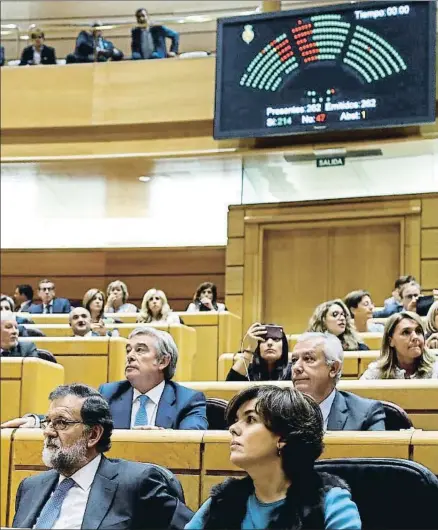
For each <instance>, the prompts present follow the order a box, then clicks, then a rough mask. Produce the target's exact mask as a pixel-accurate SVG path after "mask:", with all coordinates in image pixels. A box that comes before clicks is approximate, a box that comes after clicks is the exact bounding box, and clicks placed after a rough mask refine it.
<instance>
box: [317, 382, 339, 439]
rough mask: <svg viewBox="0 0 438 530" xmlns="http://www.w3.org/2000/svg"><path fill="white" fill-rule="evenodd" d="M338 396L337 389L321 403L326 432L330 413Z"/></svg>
mask: <svg viewBox="0 0 438 530" xmlns="http://www.w3.org/2000/svg"><path fill="white" fill-rule="evenodd" d="M335 396H336V388H334V389H333V390H332V392H331V393H330V394H329V395H328V396H327V397H326V398H325V399H324V401H321V403H320V404H319V408H320V409H321V412H322V417H323V418H324V430H325V431H326V430H327V423H328V417H329V415H330V411H331V410H332V405H333V401H334V399H335Z"/></svg>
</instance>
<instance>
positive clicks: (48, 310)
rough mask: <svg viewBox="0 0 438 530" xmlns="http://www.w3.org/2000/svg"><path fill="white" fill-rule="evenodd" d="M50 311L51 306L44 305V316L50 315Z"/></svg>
mask: <svg viewBox="0 0 438 530" xmlns="http://www.w3.org/2000/svg"><path fill="white" fill-rule="evenodd" d="M50 310H51V306H50V305H46V306H45V307H44V313H45V314H46V315H48V314H49V313H51V311H50Z"/></svg>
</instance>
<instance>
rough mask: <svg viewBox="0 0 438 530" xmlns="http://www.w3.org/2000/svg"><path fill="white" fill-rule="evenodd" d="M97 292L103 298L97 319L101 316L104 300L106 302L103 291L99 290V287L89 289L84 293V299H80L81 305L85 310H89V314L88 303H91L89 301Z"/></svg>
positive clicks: (94, 297) (93, 298)
mask: <svg viewBox="0 0 438 530" xmlns="http://www.w3.org/2000/svg"><path fill="white" fill-rule="evenodd" d="M98 294H100V296H101V297H102V300H103V304H102V311H101V312H100V315H99V319H100V318H103V314H104V308H105V302H106V298H105V293H104V292H103V291H101V290H100V289H89V290H88V291H87V292H86V293H85V294H84V299H83V300H82V307H84V308H85V309H86V310H87V311H89V312H90V315H91V309H90V305H91V302H92V301H93V300H95V299H96V296H97V295H98Z"/></svg>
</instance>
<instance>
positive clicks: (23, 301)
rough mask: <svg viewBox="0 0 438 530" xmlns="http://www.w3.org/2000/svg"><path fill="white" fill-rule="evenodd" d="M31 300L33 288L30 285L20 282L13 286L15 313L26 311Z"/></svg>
mask: <svg viewBox="0 0 438 530" xmlns="http://www.w3.org/2000/svg"><path fill="white" fill-rule="evenodd" d="M32 300H33V289H32V286H31V285H28V284H27V283H22V284H20V285H17V287H15V292H14V301H15V307H17V308H18V309H17V313H27V312H28V311H29V308H30V306H31V305H32Z"/></svg>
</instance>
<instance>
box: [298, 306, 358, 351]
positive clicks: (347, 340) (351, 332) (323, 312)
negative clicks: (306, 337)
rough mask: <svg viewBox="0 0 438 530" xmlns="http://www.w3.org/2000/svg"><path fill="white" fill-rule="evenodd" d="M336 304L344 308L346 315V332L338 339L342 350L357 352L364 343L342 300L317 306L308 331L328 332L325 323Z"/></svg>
mask: <svg viewBox="0 0 438 530" xmlns="http://www.w3.org/2000/svg"><path fill="white" fill-rule="evenodd" d="M335 304H336V305H339V306H340V307H342V310H343V311H344V314H345V331H344V333H342V335H340V336H339V337H338V339H339V340H340V341H341V343H342V348H343V349H344V351H356V350H357V349H358V348H359V343H361V342H363V341H362V340H361V339H360V337H359V335H358V334H357V332H356V331H355V329H354V327H353V322H352V319H351V316H350V311H349V309H348V308H347V306H346V305H345V304H344V302H343V301H342V300H341V299H340V298H336V299H335V300H329V301H327V302H323V303H322V304H319V306H317V308H316V309H315V311H314V312H313V315H312V316H311V317H310V320H309V327H308V328H307V331H319V332H320V333H325V332H326V331H328V329H327V325H326V323H325V321H326V317H327V313H328V312H329V309H330V308H331V307H332V306H333V305H335Z"/></svg>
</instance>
